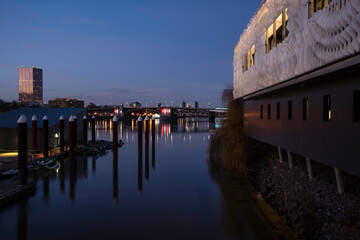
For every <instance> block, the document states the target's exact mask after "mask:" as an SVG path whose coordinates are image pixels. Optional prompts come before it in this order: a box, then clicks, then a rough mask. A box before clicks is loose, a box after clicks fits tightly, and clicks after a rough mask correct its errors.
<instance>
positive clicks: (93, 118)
mask: <svg viewBox="0 0 360 240" xmlns="http://www.w3.org/2000/svg"><path fill="white" fill-rule="evenodd" d="M95 124H96V120H95V116H92V118H91V137H92V138H91V140H92V142H93V143H94V142H95V141H96V138H95Z"/></svg>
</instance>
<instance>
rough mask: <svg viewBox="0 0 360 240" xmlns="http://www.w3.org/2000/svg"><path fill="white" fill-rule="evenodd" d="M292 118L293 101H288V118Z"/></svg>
mask: <svg viewBox="0 0 360 240" xmlns="http://www.w3.org/2000/svg"><path fill="white" fill-rule="evenodd" d="M291 119H292V101H288V120H291Z"/></svg>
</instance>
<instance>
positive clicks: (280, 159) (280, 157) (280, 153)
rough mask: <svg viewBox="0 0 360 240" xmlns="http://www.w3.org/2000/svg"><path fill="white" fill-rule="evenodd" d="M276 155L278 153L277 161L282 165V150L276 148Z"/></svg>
mask: <svg viewBox="0 0 360 240" xmlns="http://www.w3.org/2000/svg"><path fill="white" fill-rule="evenodd" d="M278 153H279V161H280V163H283V155H282V150H281V148H280V147H278Z"/></svg>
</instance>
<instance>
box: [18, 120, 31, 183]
mask: <svg viewBox="0 0 360 240" xmlns="http://www.w3.org/2000/svg"><path fill="white" fill-rule="evenodd" d="M17 127H18V167H19V185H27V182H28V181H27V119H26V117H25V116H24V115H21V116H20V117H19V119H18V120H17Z"/></svg>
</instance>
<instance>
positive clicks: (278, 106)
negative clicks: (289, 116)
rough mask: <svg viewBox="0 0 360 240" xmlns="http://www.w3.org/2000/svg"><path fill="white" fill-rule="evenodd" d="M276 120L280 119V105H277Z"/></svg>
mask: <svg viewBox="0 0 360 240" xmlns="http://www.w3.org/2000/svg"><path fill="white" fill-rule="evenodd" d="M276 119H280V103H279V102H278V103H276Z"/></svg>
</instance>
